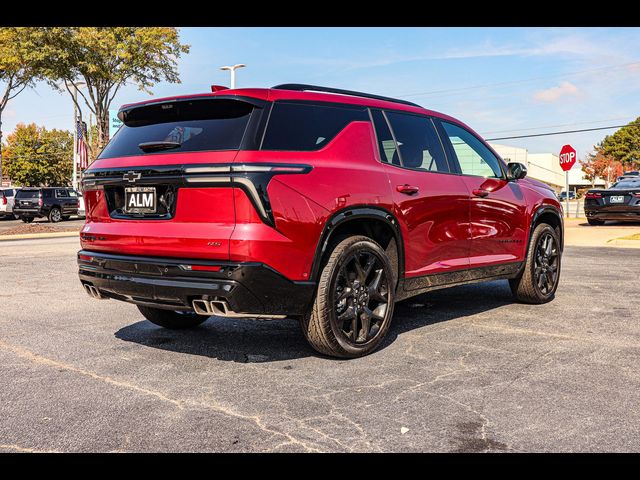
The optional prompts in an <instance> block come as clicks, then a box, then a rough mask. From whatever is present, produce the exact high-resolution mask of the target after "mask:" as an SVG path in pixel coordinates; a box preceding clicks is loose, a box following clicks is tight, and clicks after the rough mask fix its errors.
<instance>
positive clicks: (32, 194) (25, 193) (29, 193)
mask: <svg viewBox="0 0 640 480" xmlns="http://www.w3.org/2000/svg"><path fill="white" fill-rule="evenodd" d="M39 197H40V190H20V191H19V192H18V194H17V195H16V198H39Z"/></svg>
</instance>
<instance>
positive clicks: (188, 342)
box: [115, 281, 514, 363]
mask: <svg viewBox="0 0 640 480" xmlns="http://www.w3.org/2000/svg"><path fill="white" fill-rule="evenodd" d="M513 302H514V300H513V297H512V296H511V291H510V290H509V285H508V284H507V282H506V281H496V282H490V283H479V284H472V285H463V286H459V287H453V288H448V289H443V290H436V291H433V292H429V293H426V294H423V295H419V296H417V297H413V298H410V299H408V300H405V301H402V302H399V303H398V304H397V305H396V307H395V311H394V318H393V322H392V324H391V328H390V329H389V332H388V333H387V337H386V338H385V340H384V342H383V344H382V346H381V349H384V348H386V347H388V346H389V345H390V344H392V343H393V342H394V341H395V339H396V338H397V337H398V336H399V335H402V334H403V333H405V332H408V331H412V330H416V329H422V328H428V327H429V326H431V325H434V324H438V323H442V322H447V321H450V320H454V319H457V318H462V317H467V316H472V315H475V314H478V313H482V312H487V311H490V310H493V309H496V308H499V307H501V306H504V305H509V304H511V303H513ZM115 337H116V338H118V339H120V340H124V341H126V342H134V343H137V344H140V345H144V346H146V347H152V348H159V349H162V350H168V351H172V352H180V353H186V354H189V355H201V356H205V357H209V358H216V359H219V360H223V361H232V362H239V363H260V362H272V361H282V360H291V359H295V358H304V357H309V356H318V357H323V356H322V355H320V354H318V353H316V352H314V351H313V349H312V348H311V347H310V346H309V345H308V344H307V342H306V341H305V339H304V337H303V335H302V332H301V330H300V326H299V325H298V322H297V321H296V320H292V319H286V320H253V319H231V318H221V317H211V318H210V319H209V320H207V321H206V322H205V323H203V324H202V325H200V326H198V327H196V328H194V329H192V330H166V329H163V328H160V327H157V326H155V325H153V324H152V323H151V322H148V321H146V320H142V321H138V322H136V323H133V324H131V325H127V326H126V327H123V328H121V329H120V330H118V331H117V332H116V333H115ZM374 355H375V353H374ZM325 358H328V357H325Z"/></svg>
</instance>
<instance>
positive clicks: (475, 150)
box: [442, 122, 502, 178]
mask: <svg viewBox="0 0 640 480" xmlns="http://www.w3.org/2000/svg"><path fill="white" fill-rule="evenodd" d="M442 126H443V128H444V130H445V132H446V134H447V136H448V137H449V141H450V142H451V145H452V146H453V150H454V152H455V154H456V157H457V158H458V163H459V164H460V170H461V171H462V174H463V175H473V176H477V177H498V178H499V177H502V170H501V169H500V161H499V160H498V159H497V158H496V156H495V155H494V154H493V153H491V150H489V149H488V148H487V146H486V145H485V144H484V143H482V142H481V141H480V139H478V137H476V136H475V135H473V134H472V133H471V132H469V131H467V130H465V129H464V128H462V127H459V126H458V125H454V124H452V123H448V122H442Z"/></svg>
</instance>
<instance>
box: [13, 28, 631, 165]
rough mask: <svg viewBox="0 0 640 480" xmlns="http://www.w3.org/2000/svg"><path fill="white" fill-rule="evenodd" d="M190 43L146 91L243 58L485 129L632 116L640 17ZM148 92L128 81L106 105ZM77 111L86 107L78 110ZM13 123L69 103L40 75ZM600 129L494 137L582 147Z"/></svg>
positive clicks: (233, 35) (269, 76) (613, 121)
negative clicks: (174, 70)
mask: <svg viewBox="0 0 640 480" xmlns="http://www.w3.org/2000/svg"><path fill="white" fill-rule="evenodd" d="M180 32H181V39H182V41H183V42H185V43H188V44H190V45H191V52H190V53H189V54H188V55H186V56H184V57H183V58H181V59H180V61H179V71H180V75H181V79H182V83H181V84H177V85H175V84H166V83H163V84H158V85H156V86H155V87H154V88H153V93H154V96H158V97H159V96H165V95H172V94H181V93H195V92H204V91H208V90H209V86H210V85H211V84H222V85H227V84H228V81H229V74H228V72H223V71H220V70H219V69H218V67H219V66H221V65H229V64H234V63H245V64H247V68H243V69H241V70H239V71H238V78H237V85H238V86H239V87H265V86H273V85H276V84H278V83H291V82H295V83H311V84H318V85H327V86H333V87H337V88H346V89H351V90H361V91H365V92H371V93H377V94H381V95H388V96H395V97H400V98H405V99H407V100H411V101H414V102H416V103H418V104H420V105H423V106H425V107H427V108H430V109H433V110H438V111H442V112H445V113H448V114H450V115H453V116H454V117H457V118H459V119H460V120H462V121H464V122H466V123H468V124H469V125H470V126H471V127H473V128H474V129H475V130H476V131H478V132H479V133H481V134H482V135H484V136H485V137H486V138H492V137H501V136H508V135H524V134H531V133H540V132H546V131H553V130H572V129H579V128H594V127H599V126H608V125H621V124H625V123H627V122H629V121H631V120H633V119H635V118H637V117H638V116H640V49H638V46H640V28H406V27H403V28H280V27H278V28H183V29H181V30H180ZM146 98H149V97H148V95H147V94H146V93H144V92H141V91H139V90H137V88H136V87H135V86H133V85H132V86H127V87H126V88H124V89H121V91H120V92H119V93H118V95H117V97H116V99H115V101H114V104H113V105H112V108H117V107H118V106H120V105H121V104H124V103H129V102H133V101H140V100H143V99H146ZM85 112H88V111H87V110H85ZM19 122H35V123H37V124H40V125H45V126H46V127H47V128H68V129H71V124H72V104H71V102H70V100H69V98H68V97H67V94H66V92H65V93H64V94H62V93H57V92H55V91H53V90H51V89H50V88H49V87H47V86H46V85H44V84H39V85H38V86H37V87H36V89H35V90H31V91H25V92H23V93H22V94H21V95H20V96H19V97H17V98H16V99H14V100H13V101H12V102H10V104H9V106H8V108H7V110H5V113H4V115H3V131H4V133H5V135H6V134H7V133H9V132H10V131H12V130H13V128H14V127H15V125H16V124H17V123H19ZM612 132H613V130H609V131H596V132H587V133H576V134H568V135H562V136H550V137H540V138H530V139H519V140H504V141H501V142H500V143H504V144H508V145H515V146H521V147H525V148H528V149H529V151H530V152H532V153H537V152H549V151H550V152H558V150H559V149H560V147H561V146H562V145H564V144H565V143H571V144H572V145H574V147H576V149H577V151H578V155H579V157H583V156H584V155H585V154H586V153H587V152H589V151H591V149H592V146H593V144H594V143H597V142H599V141H600V140H601V139H602V138H603V136H604V135H605V134H608V133H612Z"/></svg>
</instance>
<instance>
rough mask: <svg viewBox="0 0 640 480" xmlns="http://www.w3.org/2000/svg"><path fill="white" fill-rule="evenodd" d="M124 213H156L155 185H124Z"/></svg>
mask: <svg viewBox="0 0 640 480" xmlns="http://www.w3.org/2000/svg"><path fill="white" fill-rule="evenodd" d="M124 211H125V213H156V187H126V188H125V189H124Z"/></svg>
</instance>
